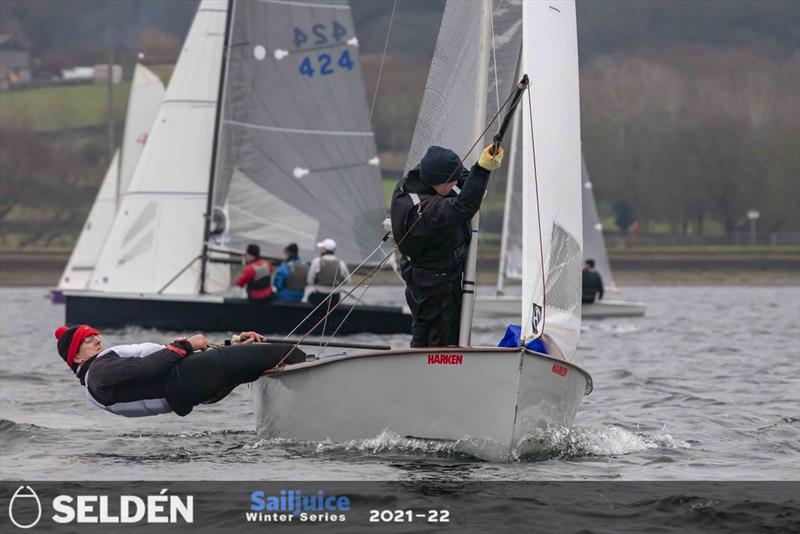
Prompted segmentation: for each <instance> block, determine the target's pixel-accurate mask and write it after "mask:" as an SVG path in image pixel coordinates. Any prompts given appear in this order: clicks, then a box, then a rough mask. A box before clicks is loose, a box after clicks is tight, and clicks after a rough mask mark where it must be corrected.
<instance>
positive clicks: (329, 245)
mask: <svg viewBox="0 0 800 534" xmlns="http://www.w3.org/2000/svg"><path fill="white" fill-rule="evenodd" d="M317 248H323V249H325V250H330V251H331V252H333V251H334V250H336V241H334V240H333V239H331V238H330V237H329V238H328V239H323V240H322V241H320V242H319V243H317Z"/></svg>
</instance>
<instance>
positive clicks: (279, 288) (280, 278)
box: [274, 260, 304, 302]
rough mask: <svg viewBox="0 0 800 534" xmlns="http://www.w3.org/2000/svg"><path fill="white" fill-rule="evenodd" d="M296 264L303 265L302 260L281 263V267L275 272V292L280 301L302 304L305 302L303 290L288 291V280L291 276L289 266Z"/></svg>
mask: <svg viewBox="0 0 800 534" xmlns="http://www.w3.org/2000/svg"><path fill="white" fill-rule="evenodd" d="M295 262H298V263H303V261H302V260H291V261H288V262H287V261H285V262H283V263H281V265H280V267H278V270H277V271H276V272H275V282H274V283H275V290H276V292H277V295H278V300H284V301H286V300H288V301H295V302H300V301H301V300H303V293H304V291H303V290H302V289H294V290H291V289H286V279H287V278H288V277H289V274H290V271H289V265H290V264H292V263H295Z"/></svg>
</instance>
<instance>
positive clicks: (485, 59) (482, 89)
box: [458, 0, 492, 347]
mask: <svg viewBox="0 0 800 534" xmlns="http://www.w3.org/2000/svg"><path fill="white" fill-rule="evenodd" d="M482 4H483V13H482V17H481V30H480V39H481V44H480V56H479V57H478V71H477V72H478V79H477V84H478V93H477V99H476V100H477V102H476V106H475V120H474V125H475V135H474V136H473V139H478V138H479V137H481V134H482V133H483V128H484V123H485V122H486V94H487V91H488V86H489V80H488V78H489V52H490V46H491V24H492V4H491V0H482ZM482 141H483V139H482V138H481V139H480V141H479V143H478V146H479V150H483V142H482ZM470 225H471V226H472V240H471V241H470V244H469V251H468V252H467V263H466V265H465V266H464V282H463V289H462V290H461V295H462V302H461V324H460V329H459V334H458V344H459V346H461V347H468V346H469V345H470V338H471V337H472V315H473V312H474V310H475V289H476V286H475V273H476V267H477V263H478V233H479V228H480V210H478V212H477V213H476V214H475V216H474V217H473V218H472V221H471V223H470Z"/></svg>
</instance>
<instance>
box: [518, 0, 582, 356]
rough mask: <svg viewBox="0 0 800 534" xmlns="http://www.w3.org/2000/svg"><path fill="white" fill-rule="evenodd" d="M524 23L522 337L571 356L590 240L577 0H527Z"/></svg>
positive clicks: (578, 323)
mask: <svg viewBox="0 0 800 534" xmlns="http://www.w3.org/2000/svg"><path fill="white" fill-rule="evenodd" d="M522 25H523V28H524V32H523V46H522V72H524V73H528V75H529V76H530V78H531V88H530V99H531V102H532V104H531V106H528V103H527V101H523V104H524V105H523V108H522V110H521V111H522V113H523V117H522V119H523V124H522V152H523V160H522V176H521V179H522V180H523V227H522V242H523V246H524V255H523V265H522V271H523V274H522V338H523V341H525V342H527V341H529V340H531V339H533V338H536V337H539V336H540V335H541V337H542V339H543V341H544V343H545V346H546V347H547V349H548V351H549V352H550V353H551V354H557V355H560V356H561V357H563V358H570V357H571V356H572V354H573V353H574V352H575V349H576V348H577V345H578V336H579V334H580V321H581V279H580V276H581V272H580V270H581V262H582V243H583V237H582V232H583V229H582V215H581V146H580V139H581V132H580V105H579V89H578V42H577V29H576V19H575V2H574V0H553V1H548V2H523V4H522ZM525 100H527V96H526V97H525ZM540 243H541V246H540Z"/></svg>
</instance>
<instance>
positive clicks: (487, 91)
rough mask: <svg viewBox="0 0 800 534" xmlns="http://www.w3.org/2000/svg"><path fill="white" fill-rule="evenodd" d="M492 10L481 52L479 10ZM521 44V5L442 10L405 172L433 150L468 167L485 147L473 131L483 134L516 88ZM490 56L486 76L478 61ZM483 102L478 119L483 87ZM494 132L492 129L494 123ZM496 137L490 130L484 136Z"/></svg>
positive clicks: (503, 2)
mask: <svg viewBox="0 0 800 534" xmlns="http://www.w3.org/2000/svg"><path fill="white" fill-rule="evenodd" d="M487 7H488V8H489V9H490V12H489V14H488V15H489V17H490V19H491V25H490V28H489V42H490V43H491V49H490V50H481V49H480V39H477V38H475V36H476V35H479V34H480V32H481V31H482V27H481V23H482V18H483V16H484V13H483V10H484V9H486V8H487ZM521 39H522V7H521V5H520V1H519V0H498V1H495V2H460V1H453V0H450V1H448V2H447V5H446V6H445V9H444V15H443V16H442V24H441V27H440V29H439V36H438V37H437V40H436V51H435V53H434V56H433V61H432V63H431V68H430V72H429V74H428V81H427V83H426V84H425V95H424V97H423V99H422V106H421V107H420V111H419V116H418V117H417V124H416V127H415V128H414V137H413V138H412V141H411V149H410V150H409V152H408V159H407V160H406V168H405V170H406V172H408V171H409V170H411V169H412V168H413V167H415V166H416V165H418V164H419V162H420V160H421V159H422V156H423V155H424V154H425V151H426V150H427V149H428V147H429V146H431V145H439V146H443V147H446V148H449V149H451V150H453V151H454V152H455V153H456V154H458V155H459V156H461V157H462V158H466V159H465V161H464V164H465V166H466V167H470V166H471V165H472V164H473V163H474V162H475V161H476V160H477V159H478V156H479V155H480V152H481V150H483V148H484V146H485V144H484V140H483V139H481V141H480V142H479V143H478V145H477V146H476V147H475V149H474V150H473V151H472V153H470V154H469V155H468V156H467V151H468V150H469V149H470V147H472V145H473V144H474V143H475V142H476V141H477V139H476V131H477V132H480V131H482V130H483V129H484V128H485V127H486V125H487V122H488V119H490V118H492V117H493V116H494V115H495V114H496V113H497V110H498V106H501V105H502V104H503V102H505V100H506V98H507V97H508V94H509V93H510V91H511V88H512V87H513V86H515V85H516V82H517V80H516V79H515V78H516V76H515V74H516V69H517V63H518V60H519V51H520V43H521ZM482 55H487V56H488V64H489V70H488V71H486V72H480V71H479V65H480V62H479V61H478V58H479V57H481V56H482ZM480 84H482V85H483V86H484V87H483V95H484V97H483V98H485V103H484V107H485V110H486V112H485V116H481V117H478V116H477V114H476V112H475V110H476V108H478V107H479V99H480V94H481V87H480ZM495 126H496V123H495ZM492 133H494V132H493V131H492V130H491V128H490V130H489V132H487V134H488V136H491V134H492Z"/></svg>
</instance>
